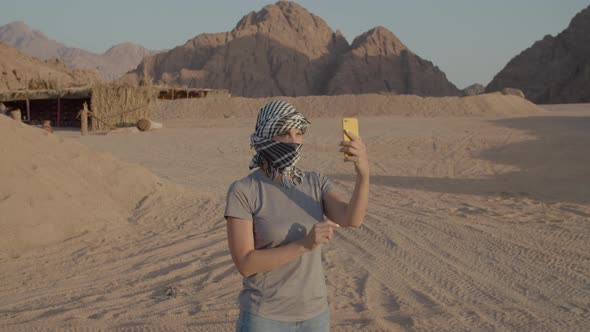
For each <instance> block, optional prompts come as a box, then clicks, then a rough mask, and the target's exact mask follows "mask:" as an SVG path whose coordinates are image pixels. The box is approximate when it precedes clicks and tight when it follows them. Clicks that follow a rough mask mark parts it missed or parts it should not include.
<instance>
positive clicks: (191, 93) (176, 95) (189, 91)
mask: <svg viewBox="0 0 590 332" xmlns="http://www.w3.org/2000/svg"><path fill="white" fill-rule="evenodd" d="M154 88H155V89H156V90H157V91H158V99H162V100H176V99H188V98H207V97H208V98H211V97H230V93H229V90H221V89H206V88H186V89H183V88H171V87H163V86H156V87H154Z"/></svg>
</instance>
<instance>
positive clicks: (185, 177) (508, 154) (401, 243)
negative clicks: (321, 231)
mask: <svg viewBox="0 0 590 332" xmlns="http://www.w3.org/2000/svg"><path fill="white" fill-rule="evenodd" d="M388 97H390V96H388ZM484 97H485V98H490V96H484ZM503 97H508V96H503ZM503 97H501V98H503ZM322 98H327V97H306V98H301V99H297V103H298V105H297V106H298V108H299V109H300V111H302V112H303V113H304V114H306V113H308V112H307V111H309V112H310V113H312V114H315V115H314V116H311V122H312V126H311V128H310V130H309V132H308V133H307V134H306V138H305V144H304V148H303V150H302V151H303V152H302V160H301V163H300V166H301V167H302V168H304V169H313V170H318V171H321V172H323V173H325V174H327V175H328V176H329V177H330V178H331V179H332V180H333V181H334V183H335V184H336V186H337V187H338V188H339V189H340V190H342V191H343V192H345V193H346V194H350V192H351V189H352V186H353V185H354V178H353V170H352V166H351V165H350V164H345V163H343V162H342V157H341V154H340V153H338V146H337V142H338V140H339V138H340V129H339V118H340V116H341V115H342V114H343V113H347V112H350V111H348V110H351V109H353V108H355V107H360V106H359V105H362V104H363V103H362V102H361V101H362V100H360V99H357V100H356V101H351V100H346V101H345V102H343V101H339V100H338V99H336V100H328V102H326V101H325V100H322ZM330 98H332V97H330ZM345 98H346V97H345ZM371 98H373V97H371ZM376 98H379V97H378V96H377V97H376ZM470 98H471V97H470ZM491 98H497V96H492V97H491ZM513 98H515V97H509V99H505V100H504V101H505V102H506V104H505V105H508V104H509V103H512V104H514V105H516V106H514V107H516V108H518V107H519V106H518V105H520V106H522V105H523V104H522V102H521V101H519V100H518V99H513ZM236 99H238V98H231V99H230V100H231V101H230V102H229V103H230V104H229V105H230V107H228V103H225V104H224V103H223V102H221V101H215V100H209V101H204V104H199V102H201V101H203V100H201V101H197V100H192V101H177V102H174V103H171V104H162V105H159V107H161V109H160V110H159V111H158V112H160V113H158V114H159V119H160V120H162V121H163V122H164V125H165V127H164V128H163V129H161V130H159V131H152V132H146V133H141V134H135V135H132V134H112V135H106V136H105V135H90V136H87V137H80V136H79V135H78V134H77V133H72V132H62V133H57V134H56V135H45V134H44V132H42V131H40V130H38V129H30V130H29V129H28V128H26V129H27V131H26V133H25V132H21V130H25V129H19V128H17V127H15V126H14V125H13V124H11V123H7V122H6V121H7V120H4V119H0V126H2V127H1V129H2V130H1V131H0V132H1V133H12V132H19V133H20V135H21V136H18V138H14V139H12V138H10V137H9V136H8V135H9V134H6V136H3V138H4V140H6V141H8V144H9V145H18V146H20V145H21V144H22V145H26V146H33V145H34V144H39V145H40V146H43V149H41V150H33V149H32V148H30V149H29V150H25V151H24V152H22V157H19V158H21V159H18V160H17V157H18V156H17V157H14V158H13V159H14V160H16V161H14V162H11V163H9V164H7V165H9V166H7V167H4V168H2V173H1V176H2V182H3V183H4V180H5V179H9V178H13V180H14V181H17V182H15V183H18V184H22V188H23V189H22V190H23V192H24V193H23V194H22V195H23V196H18V197H21V198H19V201H23V202H24V201H26V200H27V197H33V198H32V201H34V202H37V201H42V202H45V201H47V200H49V198H47V197H46V194H47V193H50V192H52V191H50V190H45V191H43V195H41V194H39V195H38V196H34V195H33V194H32V192H31V191H30V190H31V188H33V187H30V186H31V185H32V184H29V183H25V182H22V181H24V180H23V178H26V177H29V178H31V179H32V180H35V181H37V180H38V179H39V178H38V177H37V175H36V174H35V173H34V172H33V171H26V172H25V171H19V172H18V173H16V172H15V173H7V172H8V171H9V170H11V169H21V168H22V169H30V168H31V167H32V166H31V165H32V162H33V161H31V160H29V159H26V158H25V157H31V156H32V155H35V154H41V155H43V156H44V157H42V160H47V161H46V163H45V164H43V165H44V167H43V170H44V172H47V177H49V176H50V175H51V177H52V178H53V177H55V176H57V175H55V174H60V173H59V172H61V171H62V170H61V168H65V169H64V170H63V171H64V172H66V173H71V172H73V171H71V169H70V168H67V167H70V166H67V165H69V164H72V163H73V162H74V161H75V160H76V159H75V158H74V157H72V156H71V154H72V151H82V152H79V153H80V156H82V157H83V159H85V160H86V161H85V162H82V161H80V162H79V164H73V165H78V166H76V167H74V166H72V168H75V169H78V168H79V167H81V166H82V165H87V167H88V168H89V170H88V172H89V175H88V176H86V177H85V179H86V181H88V187H84V188H83V191H85V192H86V191H90V188H97V190H96V192H94V193H93V194H92V195H100V194H101V193H103V190H105V189H104V188H103V187H100V186H99V184H100V180H99V178H98V177H96V178H95V177H94V176H93V175H92V172H95V171H97V172H98V171H99V170H102V169H104V168H107V169H109V170H110V172H112V173H109V174H111V176H109V178H113V177H115V176H114V175H113V174H118V173H122V174H121V179H118V180H117V181H114V182H112V183H111V184H110V186H108V187H109V188H111V187H112V195H113V197H116V198H118V199H115V200H114V202H110V203H108V204H111V205H110V206H117V207H118V208H119V210H118V211H119V212H118V213H119V214H118V216H119V219H115V220H113V221H112V222H113V223H115V224H118V225H119V227H114V226H111V227H108V228H107V229H100V228H99V229H93V228H89V229H88V230H87V231H86V232H82V233H80V234H77V235H76V236H75V237H69V238H64V239H62V240H61V241H53V242H52V244H49V245H44V246H32V247H30V248H29V249H28V250H25V248H21V247H18V244H16V243H12V244H10V243H9V244H8V246H10V247H9V249H12V254H10V253H8V254H3V255H2V256H0V259H1V260H0V264H1V265H2V267H3V268H2V269H1V271H0V293H1V294H2V295H3V296H2V298H1V299H0V327H2V328H6V329H14V330H22V331H24V330H34V329H43V328H60V327H61V328H68V327H71V328H72V329H74V330H75V329H79V330H93V329H115V330H116V329H119V330H129V331H139V330H147V331H150V330H151V331H165V330H169V331H183V330H185V331H187V330H196V331H229V330H232V328H233V324H234V322H235V320H236V318H237V314H238V308H237V305H236V297H237V294H238V292H239V290H240V287H241V279H240V276H239V274H238V272H237V270H236V269H235V268H234V266H233V263H232V262H231V258H230V256H229V251H228V249H227V244H226V240H225V220H224V219H223V208H224V204H225V192H226V190H227V187H228V185H229V184H230V183H231V182H232V181H233V180H234V179H237V178H239V177H241V176H244V175H246V174H248V172H249V170H248V167H247V166H248V163H249V159H250V157H251V155H252V151H251V150H250V149H249V141H248V137H249V135H250V133H251V131H252V130H253V126H254V121H255V118H254V117H253V115H255V114H256V112H257V107H258V106H259V105H262V104H263V103H264V100H262V99H260V100H258V99H256V100H243V99H241V98H240V99H239V100H236ZM312 100H313V101H314V102H311V101H312ZM473 100H475V102H474V103H473V104H472V105H479V104H485V103H486V102H487V101H486V99H480V100H478V99H473ZM473 100H472V101H473ZM496 101H497V100H496ZM389 102H391V101H389ZM462 102H463V101H462ZM499 102H500V103H502V101H499ZM234 103H235V104H234ZM306 103H308V104H306ZM314 103H316V104H314ZM346 103H350V104H352V105H353V106H350V108H345V107H341V108H339V109H341V110H342V113H335V114H334V113H330V112H327V111H325V110H323V111H321V108H320V106H319V105H324V107H333V108H330V109H331V110H334V109H337V108H338V105H344V104H346ZM383 103H384V106H382V107H383V110H385V109H386V107H387V106H385V104H387V102H383ZM428 103H429V101H426V102H423V103H422V107H423V110H424V111H423V112H422V113H420V112H419V113H418V115H417V116H407V114H408V113H406V111H399V110H398V109H394V110H392V113H393V114H390V115H385V114H383V113H381V111H378V109H379V108H378V107H375V106H371V105H369V106H368V108H365V110H366V109H369V110H371V109H376V110H377V111H374V113H372V112H371V111H366V112H357V113H360V114H359V118H360V126H361V127H360V129H361V134H362V136H363V139H364V140H365V142H366V143H367V146H368V149H369V156H370V160H371V171H372V178H371V181H372V184H371V189H370V195H371V196H370V205H369V209H368V214H367V217H366V222H365V224H364V225H363V226H362V227H361V228H359V229H341V230H339V232H338V233H337V235H336V238H335V240H334V241H333V242H332V243H330V244H329V245H327V246H325V247H324V248H323V257H324V262H325V264H324V265H325V269H326V277H327V285H328V291H329V295H328V296H329V301H330V307H331V310H332V327H333V330H335V331H359V330H363V331H365V330H366V331H407V330H417V331H493V330H510V331H514V330H519V331H520V330H524V331H577V330H580V331H581V330H584V329H585V328H586V327H587V326H590V311H589V309H588V308H590V300H589V299H590V290H589V289H588V284H589V283H590V254H589V252H590V244H589V242H588V238H589V236H590V199H589V197H590V189H589V188H590V173H588V171H587V169H588V165H590V155H589V154H588V153H587V149H588V148H587V147H588V146H590V145H589V143H590V131H589V130H588V128H590V107H578V108H576V109H574V110H568V109H567V107H565V108H563V109H560V110H555V109H551V108H550V110H542V109H540V108H539V107H537V106H535V105H532V104H531V105H532V106H530V105H529V106H526V107H530V109H526V108H525V109H523V108H522V107H521V108H520V109H519V110H520V111H517V112H512V115H508V113H509V112H508V111H506V109H504V110H501V107H497V110H498V111H490V112H489V113H486V112H485V107H484V106H482V107H481V111H480V110H479V109H475V108H476V106H470V107H466V108H465V110H461V109H460V108H461V107H460V106H457V108H456V109H452V110H451V111H448V112H447V113H444V112H439V113H436V114H435V113H433V111H435V110H436V105H434V106H432V105H430V104H428ZM432 103H434V104H436V103H439V105H440V100H439V101H437V100H433V101H432ZM491 103H492V104H493V102H491ZM204 105H206V106H204ZM326 105H328V106H326ZM329 105H336V106H329ZM408 105H410V106H408V108H409V109H410V108H414V107H416V108H417V107H418V106H416V104H415V101H414V102H411V103H408ZM526 105H528V104H526ZM313 106H316V107H317V108H316V109H315V110H312V109H310V108H313ZM174 107H175V108H174ZM204 107H207V109H206V110H203V108H204ZM308 107H309V108H308ZM448 107H451V104H450V103H449V106H448ZM494 107H495V106H494ZM240 109H241V110H243V112H239V111H238V110H240ZM318 109H320V110H318ZM490 109H494V108H493V107H491V108H490ZM431 110H432V111H431ZM190 112H192V113H190ZM224 112H225V114H224ZM314 112H316V113H314ZM11 139H12V140H11ZM43 140H48V141H51V142H49V143H42V142H43ZM19 142H20V143H19ZM25 143H26V144H25ZM79 143H82V144H79ZM0 144H2V143H0ZM41 144H43V145H41ZM60 144H61V146H66V145H67V146H66V147H64V148H58V147H56V146H60ZM9 145H7V144H3V145H0V146H1V147H2V150H1V151H2V152H3V153H5V154H6V153H7V151H9V152H10V153H17V152H16V149H14V148H12V147H10V146H9ZM44 151H51V152H52V156H53V157H50V156H46V155H45V154H44ZM97 152H100V153H97ZM62 153H63V154H64V155H62ZM109 154H112V155H113V156H114V157H110V156H109ZM95 155H96V156H99V157H96V158H97V159H92V158H94V157H93V156H95ZM10 156H12V154H11V155H10ZM52 158H54V159H56V160H58V161H61V163H59V164H57V163H53V161H51V162H50V160H52ZM119 160H121V161H119ZM2 164H3V165H4V164H5V163H4V159H3V163H2ZM89 164H92V165H95V167H90V166H88V165H89ZM98 165H102V166H101V167H99V166H98ZM107 165H117V166H116V167H115V166H107ZM136 165H140V166H136ZM146 169H147V170H149V171H150V172H153V174H151V173H149V172H148V171H147V170H146ZM144 172H145V173H144ZM74 175H75V174H73V175H72V177H71V178H72V179H77V180H76V181H82V180H80V178H76V177H74ZM57 179H59V180H60V181H62V182H63V183H68V182H67V181H68V180H67V179H68V178H66V177H65V175H64V177H63V178H57ZM145 179H148V180H147V181H143V180H145ZM131 180H133V181H139V182H140V183H143V184H145V185H146V186H147V188H148V189H149V190H152V191H149V190H147V191H148V192H152V194H151V195H147V196H146V195H142V192H141V190H140V191H137V192H136V191H134V190H131V191H130V193H129V195H128V196H127V197H124V196H123V198H121V196H116V195H120V193H121V192H124V190H125V188H126V187H127V186H129V185H130V184H129V182H126V181H131ZM18 181H21V182H18ZM157 182H160V183H165V186H164V187H163V189H157V191H153V187H151V186H152V185H154V183H156V184H155V187H154V188H160V187H159V186H158V185H157ZM25 184H26V185H27V186H26V187H24V186H25ZM58 184H59V183H56V185H58ZM70 185H72V186H74V185H75V184H74V183H71V184H70ZM4 188H5V187H4V186H3V187H2V194H3V195H4V190H5V189H4ZM18 188H21V187H18ZM15 190H16V189H15ZM72 190H73V189H72ZM79 190H82V189H79ZM68 193H69V191H58V192H57V193H55V194H54V198H53V200H54V201H58V203H59V204H65V203H64V201H60V199H61V197H62V196H60V195H66V194H68ZM15 195H16V194H15ZM27 195H28V196H27ZM31 195H33V196H31ZM89 195H90V194H89ZM109 195H111V194H109ZM14 197H17V196H14ZM93 197H95V196H89V198H93ZM100 197H102V196H100ZM7 202H9V201H8V200H3V201H1V202H0V209H3V210H1V211H2V212H3V214H2V216H3V217H4V216H5V214H4V213H5V211H8V210H11V211H12V210H13V209H14V207H15V205H7V204H8V203H7ZM23 204H24V203H23ZM48 204H49V203H48ZM54 204H57V203H55V202H54ZM105 204H107V203H105ZM59 206H62V207H63V206H65V205H59ZM18 207H19V209H20V208H21V206H20V205H18ZM24 207H25V208H26V207H27V206H26V205H25V206H24ZM14 213H15V214H14V215H17V214H16V212H14ZM18 216H20V215H18ZM65 216H67V212H63V215H58V216H56V217H52V216H48V217H47V218H48V219H49V222H52V223H55V224H56V225H59V224H60V222H61V221H59V219H55V218H58V217H63V218H65ZM72 216H74V215H72ZM19 218H20V217H19ZM22 218H24V217H22ZM52 218H54V219H52ZM77 218H79V223H84V224H86V223H91V222H93V220H92V219H84V218H82V217H80V216H78V217H77ZM64 222H65V221H64ZM70 222H72V223H74V224H77V223H76V221H70ZM5 223H6V221H5V220H2V227H5V226H4V225H5ZM8 225H12V226H10V227H13V228H15V227H17V226H15V225H16V221H13V222H12V223H9V224H8ZM109 225H111V224H109ZM5 234H6V233H4V232H3V233H2V235H0V236H2V241H3V243H6V242H4V241H5V240H6V238H7V235H5ZM55 239H57V238H55ZM16 253H18V254H16Z"/></svg>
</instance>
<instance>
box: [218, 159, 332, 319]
mask: <svg viewBox="0 0 590 332" xmlns="http://www.w3.org/2000/svg"><path fill="white" fill-rule="evenodd" d="M333 187H334V185H333V184H332V182H330V180H328V178H327V177H326V176H324V175H322V174H319V173H316V172H305V175H304V176H303V181H302V183H301V184H299V185H297V186H295V187H294V188H291V189H289V188H285V187H283V186H281V185H279V184H277V183H275V182H273V181H272V180H271V179H270V178H268V177H267V176H266V175H264V174H263V173H262V172H261V171H259V170H256V171H255V172H252V173H250V174H249V175H248V176H246V177H245V178H243V179H241V180H239V181H236V182H234V183H233V184H232V185H231V186H230V188H229V190H228V193H227V205H226V207H225V217H230V216H231V217H236V218H240V219H245V220H252V221H253V223H254V247H255V248H256V249H268V248H275V247H280V246H282V245H285V244H287V243H290V242H293V241H297V240H299V239H301V238H303V237H305V235H306V234H307V233H308V232H309V230H311V228H312V227H313V225H314V224H316V223H319V222H323V221H324V208H323V204H322V201H323V199H322V198H323V195H324V194H325V193H326V192H327V191H329V190H330V189H332V188H333ZM243 286H244V287H243V289H242V291H241V292H240V296H239V303H240V308H241V309H242V310H244V311H248V312H251V313H253V314H255V315H258V316H261V317H264V318H267V319H272V320H278V321H287V322H293V321H301V320H306V319H309V318H312V317H315V316H317V315H319V314H321V313H322V312H323V311H324V310H325V309H326V306H327V304H328V302H327V299H326V283H325V280H324V270H323V267H322V257H321V249H320V248H316V249H314V250H313V251H311V252H308V253H306V254H304V255H302V256H299V257H298V258H296V259H294V260H292V261H290V262H289V263H287V264H285V265H282V266H280V267H278V268H276V269H274V270H272V271H269V272H261V273H257V274H254V275H251V276H248V277H244V278H243Z"/></svg>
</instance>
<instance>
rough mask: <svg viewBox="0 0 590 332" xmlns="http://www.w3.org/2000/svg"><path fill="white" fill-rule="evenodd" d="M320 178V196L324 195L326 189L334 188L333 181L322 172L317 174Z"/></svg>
mask: <svg viewBox="0 0 590 332" xmlns="http://www.w3.org/2000/svg"><path fill="white" fill-rule="evenodd" d="M319 178H320V186H321V189H322V196H324V195H325V194H326V193H327V192H328V191H330V190H332V189H334V183H333V182H332V181H331V180H330V179H329V178H328V177H327V176H325V175H324V174H321V173H320V174H319Z"/></svg>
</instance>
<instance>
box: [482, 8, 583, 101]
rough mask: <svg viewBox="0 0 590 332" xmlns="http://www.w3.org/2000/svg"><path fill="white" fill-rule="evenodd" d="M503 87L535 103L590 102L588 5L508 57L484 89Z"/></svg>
mask: <svg viewBox="0 0 590 332" xmlns="http://www.w3.org/2000/svg"><path fill="white" fill-rule="evenodd" d="M505 87H511V88H518V89H520V90H522V91H523V92H524V94H525V96H526V98H528V99H529V100H531V101H533V102H535V103H583V102H590V6H588V7H587V8H585V9H584V10H582V11H580V12H579V13H578V14H576V16H575V17H574V18H573V19H572V20H571V22H570V24H569V26H568V27H567V28H566V29H565V30H564V31H562V32H561V33H559V34H558V35H557V36H556V37H553V36H550V35H547V36H545V37H544V38H543V39H542V40H540V41H537V42H535V43H534V44H533V45H532V46H531V47H529V48H528V49H526V50H524V51H523V52H521V53H520V54H519V55H517V56H516V57H514V58H513V59H512V60H510V62H508V64H507V65H506V67H504V69H502V70H501V71H500V72H499V73H498V74H497V75H496V76H495V77H494V79H493V80H492V81H491V82H490V84H488V86H487V87H486V92H492V91H498V90H501V89H502V88H505Z"/></svg>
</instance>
